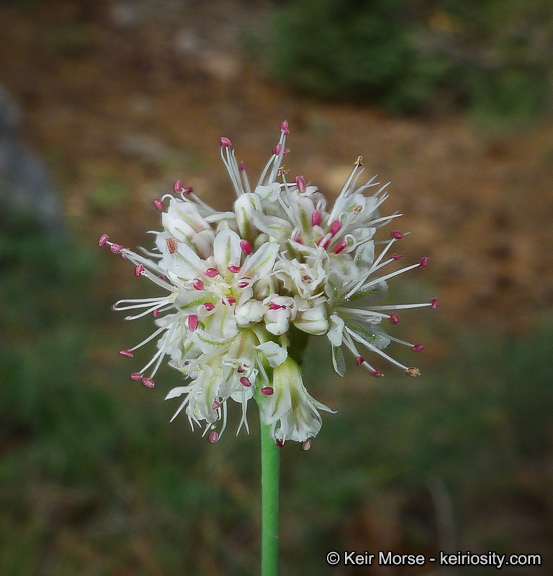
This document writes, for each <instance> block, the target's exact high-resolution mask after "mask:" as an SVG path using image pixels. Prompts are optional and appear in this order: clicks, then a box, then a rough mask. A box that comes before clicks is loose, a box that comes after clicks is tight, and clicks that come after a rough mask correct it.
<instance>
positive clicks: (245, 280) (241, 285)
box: [238, 276, 252, 288]
mask: <svg viewBox="0 0 553 576" xmlns="http://www.w3.org/2000/svg"><path fill="white" fill-rule="evenodd" d="M251 281H252V279H251V278H248V277H247V276H244V278H242V280H240V282H238V288H247V287H248V286H249V285H250V284H251Z"/></svg>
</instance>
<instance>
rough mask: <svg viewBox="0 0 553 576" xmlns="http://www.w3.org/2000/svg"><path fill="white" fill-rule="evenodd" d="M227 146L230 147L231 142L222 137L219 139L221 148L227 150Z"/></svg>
mask: <svg viewBox="0 0 553 576" xmlns="http://www.w3.org/2000/svg"><path fill="white" fill-rule="evenodd" d="M229 146H232V142H231V141H230V140H229V139H228V138H225V137H224V136H223V137H222V138H221V147H222V148H228V147H229Z"/></svg>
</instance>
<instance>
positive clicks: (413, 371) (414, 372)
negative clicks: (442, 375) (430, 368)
mask: <svg viewBox="0 0 553 576" xmlns="http://www.w3.org/2000/svg"><path fill="white" fill-rule="evenodd" d="M405 373H406V374H407V376H420V375H421V371H420V370H419V369H418V368H415V367H414V366H410V367H409V368H407V370H406V371H405Z"/></svg>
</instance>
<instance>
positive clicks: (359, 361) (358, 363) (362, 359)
mask: <svg viewBox="0 0 553 576" xmlns="http://www.w3.org/2000/svg"><path fill="white" fill-rule="evenodd" d="M355 361H356V362H357V365H358V366H361V364H363V362H365V358H363V356H357V358H355Z"/></svg>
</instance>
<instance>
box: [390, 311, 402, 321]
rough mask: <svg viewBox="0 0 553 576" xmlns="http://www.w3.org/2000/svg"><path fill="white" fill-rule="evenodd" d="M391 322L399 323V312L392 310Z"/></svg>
mask: <svg viewBox="0 0 553 576" xmlns="http://www.w3.org/2000/svg"><path fill="white" fill-rule="evenodd" d="M390 322H391V323H392V324H399V322H400V317H399V314H396V313H395V312H392V313H391V314H390Z"/></svg>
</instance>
